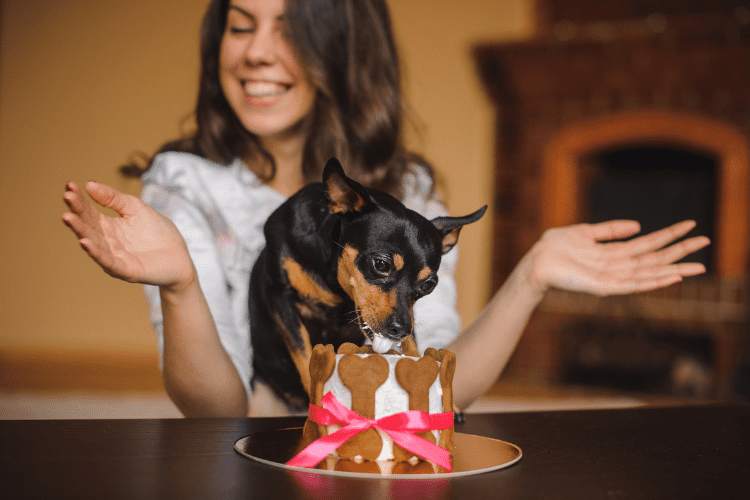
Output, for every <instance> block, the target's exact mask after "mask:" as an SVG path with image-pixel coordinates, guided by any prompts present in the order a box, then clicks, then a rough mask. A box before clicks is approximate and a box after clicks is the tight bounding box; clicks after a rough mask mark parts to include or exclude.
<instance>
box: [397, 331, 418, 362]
mask: <svg viewBox="0 0 750 500" xmlns="http://www.w3.org/2000/svg"><path fill="white" fill-rule="evenodd" d="M401 352H402V353H404V356H411V357H414V358H418V357H419V350H417V343H416V342H415V341H414V337H412V336H411V335H407V336H406V337H405V338H404V340H402V341H401Z"/></svg>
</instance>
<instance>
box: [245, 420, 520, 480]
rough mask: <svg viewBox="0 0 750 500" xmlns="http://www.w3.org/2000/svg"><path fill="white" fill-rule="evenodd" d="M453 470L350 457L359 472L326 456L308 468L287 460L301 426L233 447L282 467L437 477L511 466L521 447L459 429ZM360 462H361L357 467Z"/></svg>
mask: <svg viewBox="0 0 750 500" xmlns="http://www.w3.org/2000/svg"><path fill="white" fill-rule="evenodd" d="M453 447H454V450H453V454H452V456H451V461H452V462H453V471H452V472H447V471H439V470H437V467H433V466H432V464H431V463H430V462H426V461H424V460H422V461H420V462H419V464H417V466H415V467H409V469H410V472H407V473H403V472H402V473H383V472H372V469H373V468H374V469H378V466H377V464H375V463H372V462H371V463H369V464H361V465H360V464H354V463H352V462H351V461H349V460H344V461H343V462H346V464H344V465H347V467H345V468H347V469H351V468H355V469H356V468H360V469H362V470H368V471H364V472H357V471H352V470H328V467H331V466H332V465H333V464H332V463H331V462H330V461H328V460H323V461H322V462H321V463H320V464H319V465H318V467H317V468H315V469H308V468H304V467H290V466H288V465H286V462H288V461H289V460H291V459H292V458H294V456H295V455H296V454H297V453H298V452H299V451H300V450H301V449H302V427H294V428H290V429H279V430H273V431H265V432H256V433H254V434H251V435H249V436H245V437H243V438H241V439H239V440H237V442H236V443H234V449H235V450H236V451H237V452H238V453H239V454H240V455H243V456H245V457H247V458H251V459H253V460H255V461H257V462H260V463H263V464H267V465H271V466H274V467H281V468H284V469H289V470H295V471H302V472H310V473H314V474H323V475H329V476H343V477H372V478H409V479H434V478H436V477H440V478H448V477H461V476H470V475H474V474H482V473H485V472H490V471H494V470H498V469H503V468H505V467H509V466H511V465H513V464H514V463H516V462H518V461H519V460H521V448H519V447H518V446H516V445H514V444H511V443H506V442H505V441H500V440H497V439H492V438H487V437H483V436H475V435H473V434H462V433H460V432H456V433H455V434H454V438H453ZM358 465H360V466H359V467H358Z"/></svg>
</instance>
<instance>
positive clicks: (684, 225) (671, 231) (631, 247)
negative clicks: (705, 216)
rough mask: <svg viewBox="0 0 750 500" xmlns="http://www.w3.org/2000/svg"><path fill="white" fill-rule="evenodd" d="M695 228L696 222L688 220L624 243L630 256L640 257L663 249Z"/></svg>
mask: <svg viewBox="0 0 750 500" xmlns="http://www.w3.org/2000/svg"><path fill="white" fill-rule="evenodd" d="M694 227H695V221H692V220H686V221H682V222H678V223H676V224H672V225H671V226H669V227H665V228H664V229H660V230H658V231H654V232H653V233H650V234H646V235H644V236H639V237H638V238H635V239H633V240H631V241H628V242H626V243H624V244H623V245H624V246H625V247H627V251H628V252H630V255H638V254H643V253H646V252H651V251H653V250H658V249H659V248H663V247H665V246H666V245H668V244H669V243H671V242H673V241H675V240H676V239H678V238H681V237H683V236H685V235H686V234H687V233H689V232H690V231H691V230H692V229H693V228H694Z"/></svg>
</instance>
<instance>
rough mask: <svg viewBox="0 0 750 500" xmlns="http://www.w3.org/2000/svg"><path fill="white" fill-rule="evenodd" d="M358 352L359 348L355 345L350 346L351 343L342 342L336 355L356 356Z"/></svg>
mask: <svg viewBox="0 0 750 500" xmlns="http://www.w3.org/2000/svg"><path fill="white" fill-rule="evenodd" d="M358 351H359V346H357V344H352V343H351V342H344V343H343V344H341V345H340V346H339V350H338V352H337V354H356V353H357V352H358Z"/></svg>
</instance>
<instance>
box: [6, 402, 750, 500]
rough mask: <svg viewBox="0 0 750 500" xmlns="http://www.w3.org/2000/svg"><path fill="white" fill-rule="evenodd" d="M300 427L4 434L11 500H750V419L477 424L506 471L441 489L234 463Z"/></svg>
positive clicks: (688, 413)
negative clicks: (241, 446) (241, 445)
mask: <svg viewBox="0 0 750 500" xmlns="http://www.w3.org/2000/svg"><path fill="white" fill-rule="evenodd" d="M302 423H303V420H301V419H299V418H296V419H295V418H283V419H247V418H238V419H164V420H55V421H40V420H29V421H0V497H1V498H9V499H21V498H44V499H54V498H75V499H86V498H105V499H117V498H134V499H148V498H180V499H191V498H216V499H230V498H241V499H250V498H270V499H278V500H282V499H283V500H286V499H291V498H331V499H336V500H339V499H346V498H408V499H410V500H417V499H422V498H424V499H431V500H432V499H434V500H438V499H448V498H460V499H475V498H509V499H525V498H534V499H546V498H550V499H566V498H575V499H589V498H591V499H624V498H644V499H690V498H711V499H714V498H732V499H735V498H736V499H746V498H750V406H744V405H710V406H690V407H661V408H638V409H627V410H585V411H557V412H534V413H505V414H484V415H479V414H470V415H468V416H467V421H466V423H464V424H460V425H458V426H457V428H456V430H457V432H462V433H466V434H477V435H482V436H486V437H492V438H496V439H500V440H503V441H508V442H511V443H514V444H516V445H518V446H519V447H520V448H521V449H522V450H523V458H522V459H521V460H520V461H519V462H518V463H516V464H515V465H512V466H510V467H509V468H506V469H501V470H498V471H494V472H489V473H484V474H480V475H475V476H468V477H456V478H439V477H438V476H436V478H435V479H429V480H410V479H365V478H341V477H331V476H323V475H318V474H311V473H300V472H294V471H288V470H285V469H281V468H277V467H273V466H269V465H265V464H262V463H258V462H255V461H253V460H250V459H248V458H246V457H243V456H242V455H240V454H238V453H237V452H235V451H234V443H235V441H237V440H238V439H239V438H241V437H243V436H246V435H248V434H252V433H255V432H259V431H264V430H272V429H281V428H285V427H293V426H299V425H301V424H302Z"/></svg>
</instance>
